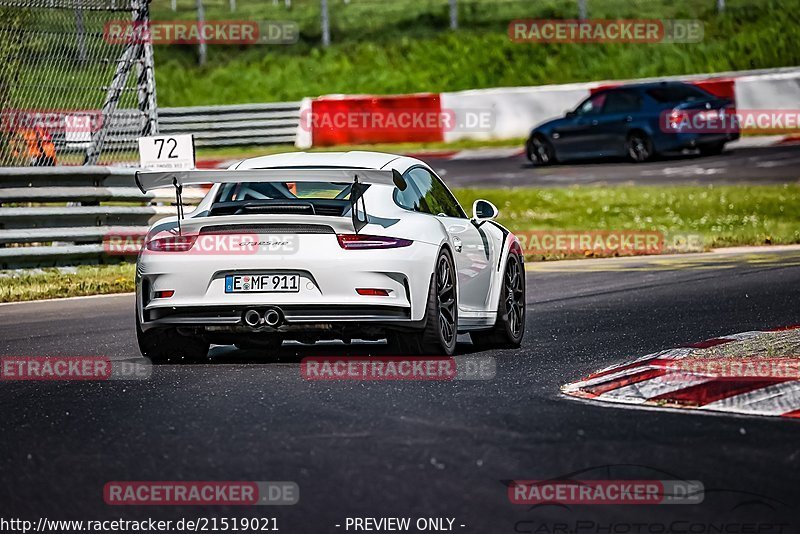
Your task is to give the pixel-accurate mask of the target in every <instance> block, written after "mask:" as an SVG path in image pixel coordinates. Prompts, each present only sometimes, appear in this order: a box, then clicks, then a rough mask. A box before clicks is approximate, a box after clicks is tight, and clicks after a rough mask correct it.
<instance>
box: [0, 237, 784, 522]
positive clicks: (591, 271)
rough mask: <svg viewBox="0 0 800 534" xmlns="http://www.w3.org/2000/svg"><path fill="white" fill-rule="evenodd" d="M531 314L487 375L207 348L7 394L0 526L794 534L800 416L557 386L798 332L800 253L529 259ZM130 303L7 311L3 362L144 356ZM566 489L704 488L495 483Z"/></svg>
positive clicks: (1, 424) (2, 326) (0, 338)
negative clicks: (690, 493)
mask: <svg viewBox="0 0 800 534" xmlns="http://www.w3.org/2000/svg"><path fill="white" fill-rule="evenodd" d="M527 302H528V305H529V314H528V322H527V327H528V333H527V335H526V338H525V341H524V345H523V347H522V348H521V349H519V350H511V351H494V352H491V351H490V352H485V353H483V354H484V355H491V356H493V357H495V358H496V361H497V375H496V378H495V379H494V380H489V381H472V382H467V381H457V382H403V383H401V382H369V383H367V382H354V381H350V382H309V381H306V380H303V379H302V378H301V377H300V372H299V365H298V357H297V356H294V355H292V354H287V355H284V357H282V359H281V361H280V362H275V361H272V360H270V359H267V358H264V357H262V355H260V354H258V353H254V352H249V351H248V352H246V351H237V350H235V349H232V348H227V347H215V348H213V349H212V355H213V359H212V363H209V364H198V365H184V366H177V365H167V366H159V367H157V368H156V369H155V370H154V374H153V376H152V378H151V379H150V380H147V381H137V382H133V381H129V382H91V383H89V382H82V383H80V382H71V383H55V382H35V383H34V382H28V383H19V382H16V383H12V382H6V383H2V384H0V406H2V418H1V419H0V432H1V433H2V440H0V479H2V484H0V517H3V518H9V517H18V518H29V519H34V520H35V519H37V518H39V517H42V516H44V517H47V518H48V519H83V520H88V519H112V518H126V519H143V518H147V517H153V518H162V519H177V518H181V517H187V518H196V517H212V516H228V517H231V516H244V517H277V518H278V522H279V523H278V524H279V527H280V531H281V532H284V533H292V532H302V533H327V532H345V531H346V530H345V529H344V524H345V523H344V521H345V518H347V517H397V516H400V517H403V516H405V517H411V518H418V517H450V518H455V527H454V530H455V531H456V532H465V533H504V532H509V533H511V532H562V533H564V532H581V533H586V532H598V533H606V534H607V533H615V532H720V531H714V530H710V529H711V528H712V527H713V526H714V525H729V526H730V525H733V527H730V528H729V530H723V531H721V532H736V533H738V532H769V533H772V532H790V533H791V532H800V527H798V523H800V518H798V514H797V510H798V506H800V486H798V484H797V476H798V471H799V470H798V467H800V445H798V443H800V440H799V439H798V437H800V425H799V424H798V422H797V421H792V420H781V419H768V418H750V417H740V416H728V415H714V416H711V415H708V416H701V415H696V414H688V413H679V412H672V411H660V410H653V409H639V410H631V409H622V408H617V407H607V406H602V405H597V404H590V403H585V402H581V401H576V400H572V399H568V398H566V397H563V396H561V395H560V393H559V386H560V385H562V384H564V383H565V382H567V381H570V380H572V379H577V378H579V377H581V376H584V375H586V374H587V373H589V372H591V371H594V370H597V369H599V368H601V367H604V366H607V365H610V364H612V363H616V362H619V361H621V360H625V359H628V358H631V357H633V356H638V355H643V354H647V353H651V352H654V351H657V350H660V349H666V348H670V347H674V346H678V345H681V344H684V343H689V342H694V341H699V340H703V339H707V338H711V337H714V336H717V335H724V334H729V333H735V332H743V331H748V330H761V329H769V328H775V327H779V326H783V325H789V324H797V323H800V307H799V306H798V302H800V252H797V251H789V252H768V253H765V254H743V255H720V256H694V257H688V256H686V257H676V258H665V257H661V258H647V259H645V258H641V259H640V258H637V259H634V260H625V261H606V262H600V261H586V262H584V263H583V264H582V265H576V263H575V262H569V263H564V264H562V265H557V264H551V265H545V264H536V265H533V267H532V269H531V270H530V271H529V272H528V295H527ZM132 312H133V299H132V297H131V296H130V295H120V296H112V297H102V298H89V299H73V300H64V301H50V302H41V303H25V304H15V305H5V306H0V354H3V355H107V356H109V357H112V358H115V359H123V358H132V357H136V356H137V355H138V353H137V350H136V347H135V340H134V330H133V315H132ZM373 348H374V347H373ZM341 350H342V349H340V348H333V349H327V353H333V354H337V353H341ZM353 350H354V351H355V352H356V353H359V352H361V353H363V352H364V351H367V350H370V349H369V348H356V349H353ZM459 350H460V352H461V353H470V352H471V351H472V348H471V345H469V344H464V345H461V346H460V348H459ZM320 352H322V349H307V350H305V352H304V354H306V355H309V354H319V353H320ZM568 476H572V478H576V479H581V478H583V479H596V478H605V479H628V480H636V479H686V480H699V481H701V482H702V483H703V484H704V487H705V494H704V501H703V502H702V503H701V504H694V505H658V506H655V505H648V506H642V505H639V506H636V505H630V506H604V505H593V506H579V505H569V506H567V505H552V504H551V505H545V506H539V507H532V506H525V505H522V506H521V505H513V504H511V503H510V502H509V499H508V497H507V494H506V487H505V485H504V482H503V481H507V480H511V479H517V480H519V479H528V480H542V479H550V478H567V477H568ZM114 480H281V481H295V482H297V483H298V484H299V487H300V502H299V503H298V504H296V505H294V506H286V507H249V508H248V507H238V508H235V507H228V508H225V507H213V508H212V507H205V508H201V507H166V506H155V507H145V506H137V507H111V506H107V505H106V504H105V503H104V501H103V496H102V495H103V491H102V490H103V485H104V484H105V483H106V482H108V481H114ZM751 521H760V522H761V525H760V526H758V527H757V528H758V530H747V528H755V527H752V526H751V527H747V525H745V524H743V523H742V522H751ZM337 524H338V525H342V526H341V527H338V528H337V527H336V526H335V525H337ZM461 525H464V526H461ZM636 525H639V526H638V527H637V526H636ZM642 525H644V526H642ZM612 528H613V530H609V529H612ZM669 528H671V529H672V530H669ZM690 528H691V529H694V530H690ZM737 529H738V530H737ZM411 531H412V532H416V530H414V529H412V530H411ZM350 532H353V530H350ZM381 532H382V531H381Z"/></svg>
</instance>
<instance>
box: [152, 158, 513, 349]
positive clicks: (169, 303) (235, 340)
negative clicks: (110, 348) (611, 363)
mask: <svg viewBox="0 0 800 534" xmlns="http://www.w3.org/2000/svg"><path fill="white" fill-rule="evenodd" d="M209 183H210V184H213V186H212V187H211V190H210V191H209V192H208V194H207V195H206V196H205V198H204V199H203V200H202V201H201V202H200V204H199V205H198V206H197V208H196V209H195V210H194V211H193V212H191V213H188V214H186V215H184V214H183V209H182V202H181V197H180V194H181V189H182V187H183V186H184V185H191V184H209ZM137 185H138V186H139V188H140V189H141V190H142V191H149V190H152V189H156V188H160V187H168V186H174V187H175V190H176V195H177V204H178V216H177V217H171V218H168V219H162V220H160V221H159V222H157V223H156V224H154V225H153V226H152V227H151V228H150V230H149V231H148V234H147V237H146V240H145V246H144V247H143V250H142V252H141V253H140V254H139V259H138V262H137V268H136V330H137V336H138V341H139V347H140V349H141V352H142V354H143V355H145V356H147V357H149V358H151V359H152V360H153V361H155V362H159V361H160V362H163V361H185V360H197V359H203V358H206V357H207V354H208V349H209V345H210V344H211V343H214V344H223V345H225V344H235V345H236V346H238V347H247V348H250V347H256V346H262V347H272V348H277V347H278V346H280V344H281V343H282V342H283V340H296V341H300V342H303V343H314V342H316V341H319V340H327V339H340V340H344V341H345V342H349V341H350V340H351V339H362V340H380V339H384V338H385V339H387V340H388V341H389V343H390V344H393V345H394V347H395V350H398V351H399V352H400V353H401V354H417V355H443V354H444V355H450V354H452V353H453V351H454V349H455V346H456V336H457V334H459V333H465V332H469V333H470V334H471V338H472V341H473V343H474V344H475V345H478V346H481V347H484V346H486V347H516V346H519V345H520V343H521V341H522V337H523V334H524V331H525V274H524V265H523V256H522V250H521V248H520V245H519V242H518V240H517V238H516V237H515V236H514V235H513V234H511V233H510V232H509V231H508V230H506V229H505V228H503V227H502V226H501V225H499V224H497V223H496V222H495V221H494V220H493V219H495V217H496V216H497V208H495V206H494V205H492V204H491V203H490V202H488V201H486V200H478V201H476V202H475V203H474V204H473V206H472V212H473V213H472V217H471V218H470V217H469V216H467V214H466V213H464V210H463V209H462V208H461V206H460V205H459V203H458V202H457V201H456V199H455V197H454V196H453V194H452V193H451V192H450V190H449V189H448V188H447V187H446V186H445V185H444V183H443V182H442V181H441V179H440V178H439V177H438V176H437V175H436V173H435V172H434V171H433V170H431V168H430V167H428V166H427V165H426V164H425V163H423V162H422V161H419V160H417V159H414V158H410V157H404V156H396V155H391V154H382V153H377V152H346V153H291V154H279V155H273V156H264V157H258V158H252V159H248V160H245V161H242V162H239V163H237V164H235V165H233V166H231V167H230V168H229V169H227V170H219V171H170V172H140V173H139V174H137Z"/></svg>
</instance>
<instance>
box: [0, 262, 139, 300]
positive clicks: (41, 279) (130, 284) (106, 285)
mask: <svg viewBox="0 0 800 534" xmlns="http://www.w3.org/2000/svg"><path fill="white" fill-rule="evenodd" d="M134 272H135V266H134V265H133V264H132V263H120V264H115V265H83V266H79V267H76V268H74V269H37V270H35V271H26V270H21V271H6V272H0V275H2V276H1V277H0V302H19V301H23V300H41V299H52V298H64V297H78V296H83V295H102V294H106V293H125V292H128V291H133V290H134V280H133V277H134Z"/></svg>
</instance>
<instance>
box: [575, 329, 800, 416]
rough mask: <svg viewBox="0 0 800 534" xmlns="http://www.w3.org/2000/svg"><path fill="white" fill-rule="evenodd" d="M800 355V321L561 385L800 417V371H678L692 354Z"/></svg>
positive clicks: (636, 400)
mask: <svg viewBox="0 0 800 534" xmlns="http://www.w3.org/2000/svg"><path fill="white" fill-rule="evenodd" d="M777 357H781V358H784V359H790V360H791V359H798V360H800V325H796V326H790V327H785V328H780V329H776V330H768V331H753V332H743V333H740V334H733V335H729V336H722V337H718V338H713V339H708V340H706V341H703V342H700V343H695V344H692V345H687V346H685V347H679V348H675V349H670V350H665V351H661V352H656V353H653V354H648V355H646V356H642V357H640V358H637V359H635V360H630V361H627V362H624V363H621V364H618V365H613V366H611V367H607V368H605V369H602V370H600V371H597V372H596V373H593V374H591V375H589V376H588V377H586V378H584V379H583V380H579V381H577V382H572V383H569V384H566V385H564V386H562V387H561V391H562V392H563V393H565V394H566V395H570V396H573V397H578V398H582V399H587V400H592V401H601V402H608V403H618V404H625V405H638V406H652V407H661V408H679V409H689V410H698V411H702V412H727V413H735V414H743V415H760V416H772V417H792V418H800V380H798V379H797V378H796V377H793V378H786V377H769V378H763V379H762V378H752V377H749V378H741V379H736V378H734V379H732V378H730V377H721V376H714V375H713V374H710V373H708V372H704V373H698V374H693V373H691V372H687V371H681V372H680V373H676V372H675V371H674V368H675V367H676V365H675V364H676V361H677V360H680V359H683V358H692V359H693V361H703V359H704V358H707V359H711V358H732V359H735V360H731V361H736V362H757V361H758V359H759V358H762V359H763V358H777Z"/></svg>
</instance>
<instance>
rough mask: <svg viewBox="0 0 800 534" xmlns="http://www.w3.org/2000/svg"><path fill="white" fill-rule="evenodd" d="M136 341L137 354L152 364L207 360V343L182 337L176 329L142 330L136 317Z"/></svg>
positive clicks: (202, 340)
mask: <svg viewBox="0 0 800 534" xmlns="http://www.w3.org/2000/svg"><path fill="white" fill-rule="evenodd" d="M136 340H137V341H138V342H139V352H141V353H142V356H144V357H145V358H149V359H150V361H152V362H153V363H156V364H157V363H193V362H202V361H205V360H207V359H208V349H209V346H210V344H209V342H208V341H206V340H204V339H202V338H198V337H191V336H184V335H181V334H179V333H178V329H177V328H150V329H148V330H144V331H143V330H142V326H141V324H140V323H139V316H138V314H137V316H136Z"/></svg>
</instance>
